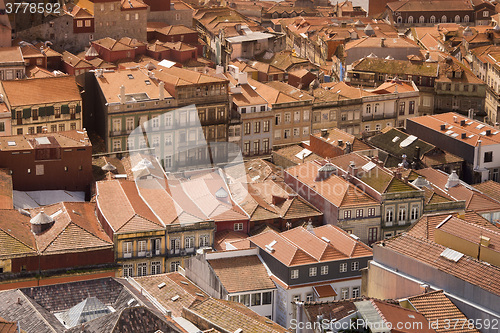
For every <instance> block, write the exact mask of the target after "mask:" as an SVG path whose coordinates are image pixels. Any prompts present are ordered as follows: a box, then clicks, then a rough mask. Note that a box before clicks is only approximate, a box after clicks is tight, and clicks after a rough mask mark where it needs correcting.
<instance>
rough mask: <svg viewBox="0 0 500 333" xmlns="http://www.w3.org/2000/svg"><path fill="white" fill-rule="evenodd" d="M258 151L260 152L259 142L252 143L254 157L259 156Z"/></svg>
mask: <svg viewBox="0 0 500 333" xmlns="http://www.w3.org/2000/svg"><path fill="white" fill-rule="evenodd" d="M259 151H260V141H259V140H255V141H254V142H253V153H254V154H255V155H258V154H259Z"/></svg>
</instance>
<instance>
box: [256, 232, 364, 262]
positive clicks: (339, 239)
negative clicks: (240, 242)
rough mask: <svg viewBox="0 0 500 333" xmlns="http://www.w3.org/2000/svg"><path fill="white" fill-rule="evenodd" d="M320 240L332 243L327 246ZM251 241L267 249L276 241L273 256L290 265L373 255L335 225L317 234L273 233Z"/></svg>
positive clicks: (273, 246)
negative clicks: (267, 246)
mask: <svg viewBox="0 0 500 333" xmlns="http://www.w3.org/2000/svg"><path fill="white" fill-rule="evenodd" d="M321 237H325V238H327V239H328V240H330V242H329V243H327V242H326V241H325V240H324V239H322V238H321ZM249 240H250V241H251V242H252V243H254V244H255V245H257V246H258V247H260V248H261V249H264V250H266V245H269V244H270V243H271V242H273V241H276V243H275V244H274V245H272V248H273V249H274V251H273V252H272V253H270V254H271V255H272V256H273V257H275V258H276V259H277V260H279V261H280V262H282V263H284V264H285V265H287V266H295V265H304V264H308V263H316V262H326V261H332V260H339V259H346V258H352V257H365V256H371V255H372V251H371V249H370V248H369V247H368V246H366V245H364V244H363V243H361V242H359V241H357V240H355V239H353V238H352V237H350V236H349V235H348V234H347V233H346V232H345V231H343V230H341V229H340V228H337V227H335V226H332V225H324V226H321V227H318V228H315V229H314V234H312V233H310V232H309V231H307V230H306V229H305V228H304V227H297V228H293V229H290V230H289V231H285V232H282V233H278V232H276V231H273V230H268V231H266V232H263V233H260V234H258V235H255V236H252V237H250V238H249Z"/></svg>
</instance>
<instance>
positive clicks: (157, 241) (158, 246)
mask: <svg viewBox="0 0 500 333" xmlns="http://www.w3.org/2000/svg"><path fill="white" fill-rule="evenodd" d="M151 244H152V246H153V247H154V251H155V252H154V253H155V255H157V256H158V255H160V254H161V239H159V238H157V239H152V240H151Z"/></svg>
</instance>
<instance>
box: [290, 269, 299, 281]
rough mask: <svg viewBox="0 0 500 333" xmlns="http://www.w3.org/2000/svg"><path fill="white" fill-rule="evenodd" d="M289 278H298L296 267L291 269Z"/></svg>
mask: <svg viewBox="0 0 500 333" xmlns="http://www.w3.org/2000/svg"><path fill="white" fill-rule="evenodd" d="M290 278H292V279H298V278H299V270H298V269H292V272H291V275H290Z"/></svg>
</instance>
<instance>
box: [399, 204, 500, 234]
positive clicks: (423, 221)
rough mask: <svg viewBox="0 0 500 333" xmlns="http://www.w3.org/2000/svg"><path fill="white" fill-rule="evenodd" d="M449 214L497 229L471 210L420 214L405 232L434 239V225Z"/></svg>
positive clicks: (484, 226)
mask: <svg viewBox="0 0 500 333" xmlns="http://www.w3.org/2000/svg"><path fill="white" fill-rule="evenodd" d="M449 215H452V216H454V217H459V218H462V219H464V220H466V221H467V222H469V223H474V224H476V225H478V226H481V227H483V228H487V229H490V230H494V231H496V230H498V228H497V227H496V226H494V225H493V224H492V223H490V222H489V221H488V220H486V219H485V218H484V217H482V216H481V215H479V214H478V213H476V212H473V211H468V212H465V213H463V214H459V213H451V214H449V213H445V214H426V215H422V216H421V217H420V219H419V220H418V221H417V222H415V223H414V224H413V225H412V226H411V227H410V228H409V229H408V230H407V233H408V234H410V235H412V236H414V237H420V238H425V239H428V240H431V241H434V230H435V229H436V226H437V225H438V224H439V223H441V222H443V221H444V219H446V217H448V216H449Z"/></svg>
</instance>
